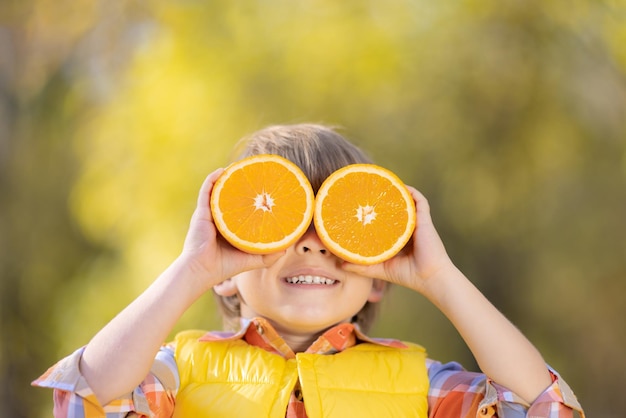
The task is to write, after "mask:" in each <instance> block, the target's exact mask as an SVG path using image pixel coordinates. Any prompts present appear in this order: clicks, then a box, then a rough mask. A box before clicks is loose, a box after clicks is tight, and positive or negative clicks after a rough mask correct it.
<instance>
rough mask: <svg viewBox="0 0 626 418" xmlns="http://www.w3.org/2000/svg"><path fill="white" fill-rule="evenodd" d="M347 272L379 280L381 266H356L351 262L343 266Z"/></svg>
mask: <svg viewBox="0 0 626 418" xmlns="http://www.w3.org/2000/svg"><path fill="white" fill-rule="evenodd" d="M341 267H342V268H343V269H344V270H345V271H348V272H350V273H356V274H358V275H359V276H365V277H371V278H379V275H380V271H378V270H379V269H380V268H381V266H380V264H374V265H369V266H368V265H364V264H355V263H350V262H347V261H346V262H344V263H343V264H342V266H341Z"/></svg>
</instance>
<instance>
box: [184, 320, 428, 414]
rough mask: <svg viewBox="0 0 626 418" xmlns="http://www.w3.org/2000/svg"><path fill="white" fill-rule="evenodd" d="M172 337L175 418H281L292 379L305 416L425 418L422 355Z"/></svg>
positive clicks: (378, 348)
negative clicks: (285, 348) (279, 348)
mask: <svg viewBox="0 0 626 418" xmlns="http://www.w3.org/2000/svg"><path fill="white" fill-rule="evenodd" d="M203 334H204V332H203V331H186V332H183V333H180V334H178V335H177V336H176V362H177V364H178V369H179V374H180V389H179V391H178V394H177V395H176V407H175V409H174V417H175V418H177V417H186V418H191V417H193V418H201V417H210V418H220V417H228V418H232V417H246V418H247V417H273V418H284V417H285V413H286V411H287V405H288V403H289V398H290V395H291V392H292V391H293V389H294V386H295V385H296V383H297V381H298V379H300V385H301V388H302V395H303V397H304V405H305V408H306V412H307V415H308V417H309V418H322V417H350V416H352V417H420V418H426V417H427V416H428V403H427V394H428V375H427V372H426V352H425V350H424V349H423V348H422V347H420V346H417V345H413V344H410V345H409V344H407V345H408V346H409V347H408V348H406V349H403V348H392V347H387V346H382V345H377V344H371V343H361V344H358V345H356V346H354V347H352V348H349V349H347V350H344V351H342V352H340V353H337V354H331V355H319V354H305V353H298V354H296V358H295V359H285V358H283V357H282V356H279V355H276V354H273V353H269V352H267V351H265V350H263V349H261V348H259V347H255V346H251V345H249V344H248V343H246V342H245V341H243V340H234V341H211V342H201V341H198V338H200V337H201V336H202V335H203Z"/></svg>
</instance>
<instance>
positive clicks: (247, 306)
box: [216, 227, 382, 335]
mask: <svg viewBox="0 0 626 418" xmlns="http://www.w3.org/2000/svg"><path fill="white" fill-rule="evenodd" d="M341 263H342V260H340V259H339V258H338V257H335V256H334V255H332V254H331V253H330V252H329V251H328V250H326V249H325V247H324V246H323V245H322V243H321V241H320V240H319V238H318V236H317V234H316V233H315V230H314V229H313V227H311V228H309V230H308V232H307V233H306V234H304V236H303V237H302V238H301V239H300V240H299V241H298V242H296V244H295V245H293V246H291V247H290V248H288V249H287V251H286V254H285V255H284V256H283V257H281V258H280V259H279V260H278V261H277V262H276V263H274V264H273V265H272V266H271V267H268V268H263V269H258V270H252V271H248V272H245V273H241V274H239V275H237V276H235V277H233V278H232V279H231V280H230V283H228V284H226V285H225V287H230V289H231V292H232V293H234V292H237V293H238V294H239V298H240V300H241V313H242V316H243V317H245V318H250V317H254V316H262V317H264V318H266V319H268V320H269V321H270V322H271V323H272V325H273V326H274V327H275V328H276V329H277V331H278V332H279V333H295V334H300V335H302V334H312V333H318V332H321V331H324V330H325V329H327V328H329V327H331V326H333V325H336V324H338V323H341V322H346V321H350V319H351V318H352V317H353V316H354V315H356V314H357V313H358V312H359V311H360V310H361V308H362V307H363V306H364V305H365V303H366V302H367V301H371V302H378V301H379V300H380V298H381V297H382V290H380V289H377V287H378V286H376V288H375V287H374V286H373V283H374V281H373V279H371V278H366V277H363V276H359V275H357V274H354V273H349V272H346V271H344V270H342V269H341ZM302 281H313V284H307V283H302ZM216 291H218V293H220V289H216ZM221 292H222V293H225V292H224V289H221Z"/></svg>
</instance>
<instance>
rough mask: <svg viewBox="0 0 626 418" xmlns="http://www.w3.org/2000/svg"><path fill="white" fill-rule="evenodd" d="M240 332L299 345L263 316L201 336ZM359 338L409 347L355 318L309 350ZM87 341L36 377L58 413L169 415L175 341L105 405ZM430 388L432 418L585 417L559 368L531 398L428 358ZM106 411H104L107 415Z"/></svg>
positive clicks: (80, 416)
mask: <svg viewBox="0 0 626 418" xmlns="http://www.w3.org/2000/svg"><path fill="white" fill-rule="evenodd" d="M233 339H243V340H245V341H246V342H247V343H248V344H251V345H255V346H258V347H261V348H263V349H265V350H267V351H270V352H272V353H276V354H278V355H281V356H283V357H285V358H288V359H289V358H294V357H295V353H294V352H293V351H292V350H291V348H289V346H288V345H287V344H286V343H285V341H284V340H283V339H282V338H281V337H280V336H279V335H278V333H277V332H276V331H275V330H274V329H273V328H272V327H271V325H270V324H269V323H268V322H267V321H265V320H264V319H262V318H255V319H253V320H249V321H244V323H243V326H242V328H241V330H240V331H239V332H237V333H232V332H231V333H228V332H211V333H207V334H206V335H205V336H203V337H202V338H201V340H203V341H218V340H233ZM360 341H366V342H371V343H375V344H381V345H386V346H391V347H404V344H403V343H402V342H400V341H397V340H387V339H378V338H370V337H367V336H365V335H364V334H362V333H361V332H359V330H358V329H357V328H355V327H354V325H352V324H340V325H337V326H335V327H333V328H331V329H330V330H328V331H326V332H325V333H324V334H323V335H322V336H321V337H320V338H318V339H317V340H316V341H315V342H314V343H313V344H312V345H311V346H310V347H309V348H308V349H307V351H306V352H307V353H317V354H333V353H337V352H340V351H343V350H345V349H347V348H349V347H352V346H354V345H355V344H357V343H358V342H360ZM82 352H83V348H81V349H79V350H77V351H75V352H74V353H73V354H71V355H69V356H68V357H66V358H64V359H62V360H61V361H59V362H58V363H57V364H55V365H54V366H52V367H51V368H50V369H48V371H47V372H46V373H44V374H43V375H42V376H41V377H39V378H38V379H37V380H35V381H34V382H33V385H34V386H40V387H48V388H53V389H55V390H54V416H55V417H57V418H58V417H67V418H94V417H105V416H106V417H107V418H112V417H119V418H121V417H158V418H164V417H171V416H172V413H173V411H174V404H175V401H176V392H177V390H178V388H179V385H180V382H179V378H178V368H177V367H176V360H175V358H174V347H173V346H172V345H165V346H163V347H162V349H161V350H160V351H159V353H158V354H157V356H156V358H155V361H154V363H153V366H152V369H151V371H150V373H149V374H148V376H147V377H146V379H145V380H144V381H143V382H142V383H141V384H140V385H139V386H138V387H137V388H136V389H135V390H134V391H133V392H132V393H129V394H128V395H126V396H123V397H122V398H119V399H117V400H115V401H113V402H111V403H109V404H107V405H105V406H101V405H100V404H99V403H98V401H97V399H96V397H95V396H94V394H93V392H92V390H91V389H90V388H89V385H88V384H87V382H86V381H85V379H84V378H83V377H82V376H81V374H80V371H79V367H78V365H79V362H80V357H81V355H82ZM426 366H427V369H428V377H429V380H430V388H429V392H428V411H429V413H428V415H429V417H431V418H435V417H436V418H466V417H468V418H469V417H472V418H474V417H481V418H482V417H500V418H513V417H537V418H539V417H542V418H543V417H546V418H574V417H578V418H584V413H583V411H582V408H581V407H580V405H579V403H578V401H577V400H576V397H575V395H574V394H573V392H572V391H571V389H570V388H569V387H568V386H567V384H566V383H565V382H564V381H563V380H562V379H561V378H560V376H559V375H558V374H557V373H556V372H555V371H554V370H550V372H551V373H552V378H553V383H552V385H551V386H549V387H548V388H547V389H546V390H545V391H544V392H543V393H542V394H541V395H539V397H538V398H537V399H536V400H535V401H534V402H533V404H532V405H528V404H527V403H526V402H525V401H523V400H522V399H521V398H520V397H519V396H517V395H516V394H515V393H513V392H511V391H510V390H508V389H506V388H504V387H502V386H500V385H498V384H496V383H495V382H492V381H491V380H490V379H488V378H487V377H486V376H485V375H483V374H480V373H473V372H468V371H465V370H464V369H463V368H462V367H461V366H460V365H459V364H458V363H455V362H451V363H446V364H442V363H440V362H437V361H434V360H430V359H429V360H427V364H426ZM105 414H106V415H105ZM285 416H286V417H287V418H306V412H305V409H304V403H303V402H302V396H301V394H300V388H299V387H298V386H296V387H295V388H294V390H293V392H292V394H291V400H290V402H289V405H288V407H287V411H286V414H285Z"/></svg>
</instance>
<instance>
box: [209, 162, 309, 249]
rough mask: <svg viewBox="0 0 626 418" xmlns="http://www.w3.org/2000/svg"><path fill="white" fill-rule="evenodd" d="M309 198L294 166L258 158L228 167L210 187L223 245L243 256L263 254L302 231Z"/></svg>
mask: <svg viewBox="0 0 626 418" xmlns="http://www.w3.org/2000/svg"><path fill="white" fill-rule="evenodd" d="M314 198H315V197H314V194H313V189H312V187H311V184H310V183H309V180H308V179H307V178H306V176H305V174H304V173H303V172H302V170H300V168H299V167H298V166H297V165H295V164H294V163H292V162H291V161H289V160H287V159H285V158H283V157H280V156H278V155H270V154H261V155H255V156H252V157H248V158H245V159H243V160H240V161H237V162H235V163H233V164H231V165H230V166H228V167H227V168H226V169H225V170H224V172H223V173H222V175H221V176H220V177H219V178H218V179H217V181H216V182H215V185H214V186H213V191H212V193H211V202H210V203H211V213H212V214H213V221H214V222H215V226H216V227H217V229H218V230H219V232H220V234H221V235H222V236H223V237H224V238H225V239H226V240H227V241H228V242H230V243H231V244H232V245H233V246H234V247H236V248H239V249H240V250H242V251H245V252H248V253H252V254H268V253H272V252H276V251H281V250H283V249H285V248H287V247H289V246H290V245H292V244H293V243H294V242H296V241H297V240H298V238H300V237H301V236H302V235H303V234H304V233H305V232H306V230H307V229H308V228H309V225H310V224H311V219H312V218H313V209H314Z"/></svg>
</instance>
